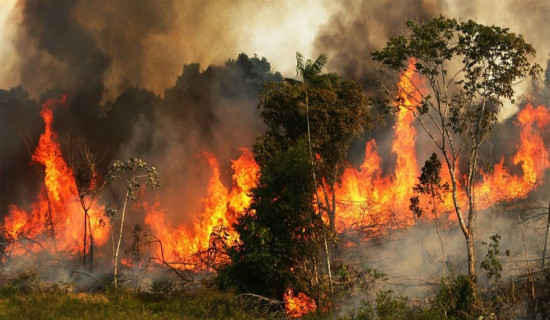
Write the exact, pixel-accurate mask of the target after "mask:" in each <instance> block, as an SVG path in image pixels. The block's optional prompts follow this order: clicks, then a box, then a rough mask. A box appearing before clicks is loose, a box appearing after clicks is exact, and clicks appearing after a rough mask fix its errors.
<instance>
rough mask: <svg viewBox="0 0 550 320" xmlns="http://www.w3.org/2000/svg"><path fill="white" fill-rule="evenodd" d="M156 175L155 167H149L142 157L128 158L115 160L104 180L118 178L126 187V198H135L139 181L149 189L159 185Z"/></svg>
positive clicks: (111, 180) (109, 180)
mask: <svg viewBox="0 0 550 320" xmlns="http://www.w3.org/2000/svg"><path fill="white" fill-rule="evenodd" d="M158 177H159V174H158V172H157V169H155V167H149V166H148V165H147V163H145V161H143V160H142V159H139V158H130V159H129V160H126V161H120V160H115V161H114V162H113V164H112V165H111V168H110V169H109V173H107V176H106V177H105V180H106V181H107V182H108V183H110V182H113V181H115V180H120V182H122V184H123V185H124V186H125V187H126V200H136V193H137V191H138V190H139V187H140V186H141V183H142V182H141V181H145V183H146V184H147V185H148V186H149V187H151V189H156V188H158V187H159V186H160V184H159V182H158Z"/></svg>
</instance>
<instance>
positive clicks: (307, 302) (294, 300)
mask: <svg viewBox="0 0 550 320" xmlns="http://www.w3.org/2000/svg"><path fill="white" fill-rule="evenodd" d="M283 299H284V301H285V312H286V314H287V315H288V316H289V317H290V318H300V317H301V316H303V315H305V314H307V313H310V312H315V310H317V306H316V305H315V301H313V300H312V299H311V298H310V297H308V296H306V295H305V294H304V293H302V292H300V293H298V295H296V296H295V295H294V290H292V289H291V288H288V289H287V290H286V291H285V294H284V296H283Z"/></svg>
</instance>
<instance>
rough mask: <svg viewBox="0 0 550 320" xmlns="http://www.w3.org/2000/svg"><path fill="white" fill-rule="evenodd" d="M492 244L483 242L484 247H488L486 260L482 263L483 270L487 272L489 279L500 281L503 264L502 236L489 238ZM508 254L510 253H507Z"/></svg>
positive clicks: (496, 235)
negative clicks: (500, 244)
mask: <svg viewBox="0 0 550 320" xmlns="http://www.w3.org/2000/svg"><path fill="white" fill-rule="evenodd" d="M489 239H491V242H490V243H487V242H485V241H483V242H481V244H482V245H484V246H485V247H487V254H486V255H485V260H483V261H481V268H483V269H484V270H485V271H487V279H489V280H491V279H492V278H493V277H494V278H495V279H496V280H499V279H500V277H501V276H502V274H501V273H502V262H501V261H500V248H499V243H500V235H499V234H498V233H496V234H494V235H492V236H490V237H489ZM507 252H508V251H507Z"/></svg>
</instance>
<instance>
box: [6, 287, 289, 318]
mask: <svg viewBox="0 0 550 320" xmlns="http://www.w3.org/2000/svg"><path fill="white" fill-rule="evenodd" d="M273 318H281V315H280V314H275V313H273V312H270V311H266V310H262V309H261V308H260V307H258V306H257V305H255V303H253V302H252V301H250V300H246V299H243V298H239V297H236V296H235V295H234V294H232V293H223V292H219V291H217V290H214V289H206V288H204V289H198V290H194V291H192V292H191V291H188V292H179V293H175V294H171V295H166V294H162V295H160V294H151V293H142V292H134V291H127V290H125V291H118V292H107V293H69V292H67V290H64V289H62V288H58V287H50V288H38V287H36V288H32V289H30V290H29V289H25V290H21V289H20V288H17V287H13V286H8V287H2V288H0V319H13V320H15V319H32V320H40V319H102V320H103V319H124V320H137V319H273Z"/></svg>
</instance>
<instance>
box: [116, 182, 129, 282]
mask: <svg viewBox="0 0 550 320" xmlns="http://www.w3.org/2000/svg"><path fill="white" fill-rule="evenodd" d="M129 196H130V192H129V191H126V197H125V198H124V205H123V206H122V217H121V218H120V230H119V233H118V241H117V245H116V250H115V252H114V260H115V261H114V267H115V270H114V277H115V278H114V283H115V289H117V288H118V279H117V277H118V255H119V253H120V243H121V242H122V231H123V228H124V217H125V215H126V204H127V203H128V197H129Z"/></svg>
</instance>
